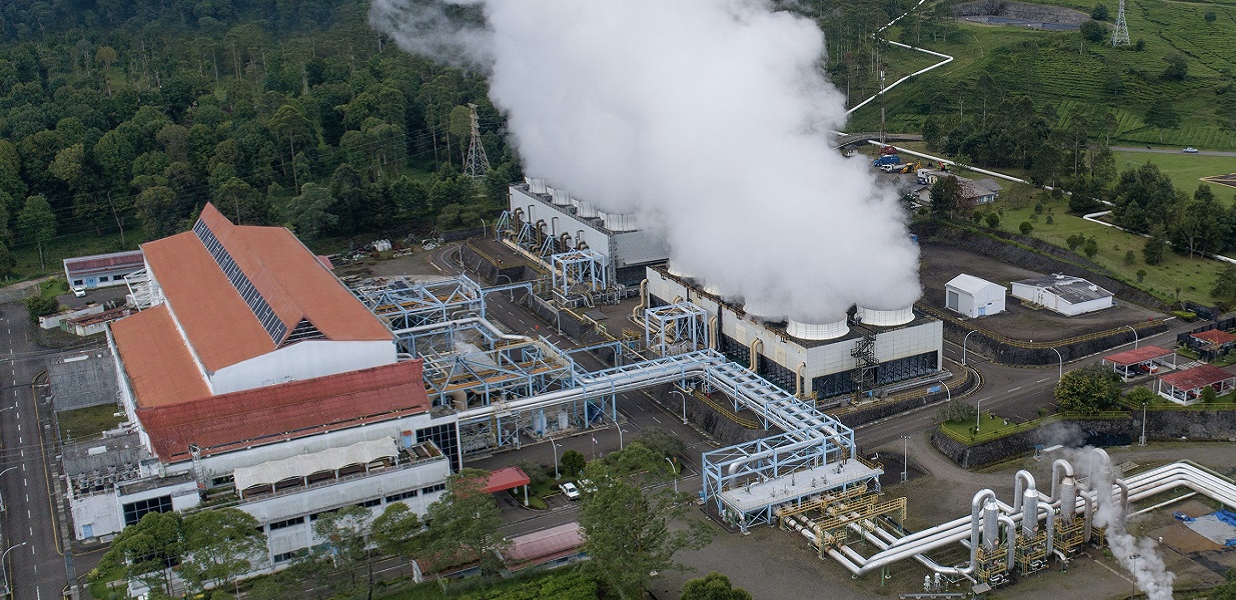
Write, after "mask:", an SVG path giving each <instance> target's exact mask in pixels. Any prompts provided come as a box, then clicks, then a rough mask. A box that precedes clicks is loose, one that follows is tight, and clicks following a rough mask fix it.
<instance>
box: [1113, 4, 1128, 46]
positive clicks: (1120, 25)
mask: <svg viewBox="0 0 1236 600" xmlns="http://www.w3.org/2000/svg"><path fill="white" fill-rule="evenodd" d="M1128 45H1129V24H1128V23H1127V22H1125V20H1124V0H1120V8H1119V9H1117V10H1116V28H1115V29H1113V30H1112V47H1113V48H1114V47H1116V46H1128Z"/></svg>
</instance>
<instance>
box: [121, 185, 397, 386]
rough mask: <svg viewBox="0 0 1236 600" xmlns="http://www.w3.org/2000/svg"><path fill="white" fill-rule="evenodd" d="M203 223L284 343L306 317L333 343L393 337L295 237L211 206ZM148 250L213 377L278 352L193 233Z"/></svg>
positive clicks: (180, 320)
mask: <svg viewBox="0 0 1236 600" xmlns="http://www.w3.org/2000/svg"><path fill="white" fill-rule="evenodd" d="M201 219H202V221H203V222H204V223H205V224H206V225H207V226H208V227H209V228H210V232H211V233H213V234H214V235H215V237H216V238H217V239H218V240H219V242H220V243H221V244H222V245H223V247H224V248H225V249H226V250H227V252H228V254H229V255H230V256H231V257H232V259H233V260H234V262H235V263H236V265H237V266H238V267H239V268H240V270H241V271H242V272H243V273H244V274H245V275H246V276H247V277H248V279H249V280H250V281H251V282H252V284H253V287H254V288H256V289H257V291H258V292H259V293H260V294H261V296H262V298H263V299H264V300H265V301H266V303H267V304H269V305H270V308H271V310H273V311H274V313H275V315H277V317H278V318H279V320H280V321H282V322H283V324H284V325H285V326H286V333H285V334H284V340H286V335H287V334H288V333H290V332H291V331H292V330H293V329H295V327H296V325H297V324H299V323H300V321H301V320H302V319H307V320H309V321H310V322H311V323H312V324H313V325H314V326H315V327H317V329H318V331H320V332H322V334H323V335H324V336H325V337H326V338H327V339H330V340H390V339H392V336H391V333H390V331H388V330H387V329H386V327H385V326H384V325H383V324H382V322H381V321H379V320H378V319H377V317H375V316H374V315H373V314H372V313H370V312H369V310H368V309H367V308H365V306H364V305H363V304H361V302H360V301H359V300H357V299H356V297H355V296H353V295H352V293H351V292H349V291H348V289H347V288H346V287H344V285H343V284H342V283H341V282H340V281H339V280H338V279H336V278H335V276H334V275H333V274H331V273H330V271H328V270H327V269H326V267H325V266H323V264H322V263H321V262H320V261H319V260H318V259H317V257H316V256H314V254H313V253H312V252H310V251H309V250H308V249H307V248H305V246H304V245H303V244H301V243H300V240H298V239H296V236H294V235H292V232H290V231H288V230H287V229H284V228H282V227H253V226H236V225H233V224H232V223H231V222H229V221H228V220H227V219H226V218H225V217H224V216H223V215H222V214H220V213H219V211H218V210H216V209H215V208H214V206H212V205H210V204H207V205H206V208H205V209H203V210H202V216H201ZM142 249H143V251H144V252H145V255H146V261H147V262H148V263H149V265H150V270H151V271H152V273H153V275H154V278H155V279H156V280H157V281H158V282H159V285H160V286H161V287H162V288H163V294H164V297H165V298H166V299H167V303H168V304H169V305H171V309H172V312H173V313H174V314H175V316H176V321H177V322H178V323H179V324H180V326H181V328H183V330H184V332H185V336H186V337H187V338H188V340H189V343H190V344H192V346H193V350H194V352H195V353H196V354H197V356H198V358H199V359H200V360H201V362H202V365H203V366H204V367H205V368H206V369H207V370H208V371H210V372H212V373H213V372H216V371H219V370H220V369H223V368H225V367H228V366H231V365H234V364H237V363H239V362H242V361H245V360H248V359H250V358H254V357H256V356H260V355H262V354H265V353H267V352H270V351H272V350H274V349H275V348H277V347H278V345H277V343H276V341H273V340H272V339H271V336H270V334H269V333H267V331H266V329H264V328H263V327H262V324H261V323H260V322H259V321H258V319H257V317H255V316H254V313H253V311H252V310H251V309H250V308H249V306H248V305H247V304H246V303H245V300H244V299H242V298H241V295H240V293H239V292H238V291H237V290H236V288H235V287H234V286H233V285H232V283H231V281H229V280H228V277H227V276H226V275H225V274H224V273H223V271H222V270H221V269H220V267H219V265H218V264H217V263H216V262H215V259H214V258H213V257H212V256H211V255H210V253H209V252H208V251H207V250H206V247H205V246H203V245H202V242H201V240H199V239H198V237H197V236H196V235H195V234H194V233H192V232H185V233H180V234H177V235H173V236H171V237H167V238H163V239H161V240H157V241H154V242H150V243H148V244H144V245H142ZM130 318H132V317H130ZM282 341H283V340H279V342H280V343H281V342H282Z"/></svg>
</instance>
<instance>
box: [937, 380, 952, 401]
mask: <svg viewBox="0 0 1236 600" xmlns="http://www.w3.org/2000/svg"><path fill="white" fill-rule="evenodd" d="M940 385H942V386H944V393H945V394H948V396H947V398H946V400H947V401H949V402H952V401H953V392H952V391H950V390H949V389H948V384H947V383H945V382H943V381H941V382H940Z"/></svg>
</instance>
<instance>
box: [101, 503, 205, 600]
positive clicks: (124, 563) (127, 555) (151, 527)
mask: <svg viewBox="0 0 1236 600" xmlns="http://www.w3.org/2000/svg"><path fill="white" fill-rule="evenodd" d="M181 525H182V521H181V517H180V513H176V512H167V513H160V512H150V513H146V514H145V515H143V516H142V519H141V520H140V521H138V522H137V523H135V524H133V525H129V526H128V527H125V528H124V529H123V530H121V531H120V533H119V534H117V535H116V539H114V540H112V545H111V548H110V549H109V550H108V551H107V553H106V554H104V555H103V558H102V560H101V561H100V570H104V571H106V570H109V569H110V568H111V567H112V566H118V567H120V568H121V569H122V570H123V572H124V576H125V577H126V578H127V579H133V580H137V581H140V582H141V583H142V584H143V585H145V586H146V587H148V588H150V592H151V596H152V597H154V598H171V595H172V590H171V571H172V567H174V566H176V565H177V564H179V563H180V561H181V558H182V557H183V556H184V545H183V543H182V541H181V529H182V527H181Z"/></svg>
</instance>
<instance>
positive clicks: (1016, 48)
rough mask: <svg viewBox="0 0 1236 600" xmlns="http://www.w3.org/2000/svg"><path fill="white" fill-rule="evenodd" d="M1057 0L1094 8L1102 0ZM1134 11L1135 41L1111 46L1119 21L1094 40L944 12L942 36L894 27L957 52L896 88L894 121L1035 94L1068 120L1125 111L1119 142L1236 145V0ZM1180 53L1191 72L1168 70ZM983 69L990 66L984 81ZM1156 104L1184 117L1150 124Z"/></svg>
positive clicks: (1136, 1)
mask: <svg viewBox="0 0 1236 600" xmlns="http://www.w3.org/2000/svg"><path fill="white" fill-rule="evenodd" d="M1106 1H1107V4H1106V7H1107V9H1108V11H1109V17H1108V21H1107V22H1106V23H1104V27H1107V28H1110V26H1111V22H1112V21H1114V20H1115V16H1116V15H1115V13H1116V5H1115V3H1114V2H1111V0H1106ZM1055 4H1057V5H1059V6H1065V7H1068V8H1074V9H1078V10H1082V11H1086V12H1090V11H1091V10H1092V9H1093V8H1094V7H1093V6H1082V5H1078V4H1075V3H1069V2H1056V3H1055ZM1208 15H1209V16H1208ZM1126 18H1127V21H1128V25H1129V36H1130V39H1131V40H1132V41H1133V42H1134V44H1133V45H1131V46H1127V47H1121V48H1112V47H1111V45H1110V42H1109V36H1110V29H1106V30H1105V31H1106V32H1107V33H1106V35H1105V37H1104V39H1103V41H1102V42H1101V43H1094V42H1090V41H1084V40H1083V38H1082V35H1081V33H1080V32H1079V31H1057V32H1053V31H1033V30H1028V29H1024V28H1018V27H1011V26H991V25H980V24H972V23H966V22H962V21H945V22H937V23H936V24H935V25H933V26H934V27H936V28H943V29H944V30H945V33H946V34H945V35H941V36H933V37H929V36H926V35H923V34H922V33H921V31H916V30H914V29H913V28H914V27H915V25H913V24H911V25H907V26H905V27H898V28H893V29H891V30H890V32H889V36H890V39H895V40H896V39H900V40H901V41H905V42H908V43H914V42H915V41H916V40H918V41H920V42H921V44H922V46H923V47H925V48H928V49H931V50H935V51H938V52H943V53H946V54H950V55H953V56H955V57H956V60H955V62H954V63H953V64H950V65H948V66H947V67H945V68H941V69H938V70H936V71H932V72H929V73H927V74H925V75H923V76H920V77H918V78H916V79H915V80H911V81H909V82H906V83H905V84H903V85H902V86H899V87H898V88H896V89H894V90H893V91H891V92H889V94H888V100H887V107H888V115H889V117H888V118H889V120H890V121H891V123H890V125H889V128H890V129H892V130H909V131H916V130H918V128H919V127H920V126H921V123H922V122H923V119H924V118H925V117H926V116H927V115H929V114H942V113H957V112H961V111H963V110H966V109H967V108H968V109H970V110H973V109H974V107H975V106H977V105H980V104H981V103H982V102H984V101H987V102H999V101H1001V100H1002V99H1005V98H1008V97H1011V96H1017V95H1026V96H1029V97H1030V98H1031V99H1032V100H1033V101H1034V103H1035V106H1036V107H1037V108H1038V109H1039V110H1040V111H1047V112H1053V111H1054V113H1055V118H1057V119H1058V120H1059V122H1060V124H1061V125H1063V124H1064V123H1066V122H1067V121H1068V119H1069V118H1070V115H1072V114H1075V113H1077V112H1079V111H1089V110H1093V109H1096V108H1097V109H1105V110H1107V111H1109V112H1111V113H1112V114H1113V116H1115V118H1116V124H1115V128H1114V132H1113V133H1112V134H1111V143H1113V144H1115V143H1120V142H1124V143H1130V144H1167V145H1175V146H1186V145H1188V146H1195V147H1199V148H1215V149H1225V148H1231V147H1233V145H1234V142H1236V140H1234V139H1233V133H1234V131H1236V84H1233V71H1234V70H1236V52H1233V51H1232V40H1233V39H1236V3H1232V2H1225V3H1218V2H1196V3H1195V2H1188V3H1186V2H1171V1H1168V0H1129V1H1128V3H1127V5H1126ZM918 27H920V28H921V27H922V25H918ZM1139 41H1140V42H1142V43H1141V44H1140V45H1139V44H1138V42H1139ZM1139 47H1140V48H1141V49H1140V50H1139V49H1138V48H1139ZM1172 56H1179V57H1182V58H1183V62H1184V64H1185V65H1186V67H1187V74H1186V75H1185V76H1184V78H1183V79H1182V80H1172V79H1171V78H1167V77H1164V72H1165V70H1167V68H1168V66H1169V62H1168V61H1167V60H1166V59H1168V58H1169V57H1172ZM890 58H891V59H894V60H895V59H896V56H894V55H890ZM981 76H986V77H985V78H984V79H983V82H984V84H983V85H980V83H979V81H980V77H981ZM987 78H990V79H987ZM967 104H968V105H969V106H968V107H967ZM1156 104H1158V105H1159V106H1160V108H1161V107H1167V108H1168V109H1171V110H1174V111H1175V112H1176V113H1177V114H1178V120H1179V123H1178V124H1176V125H1175V126H1167V125H1170V121H1171V120H1172V119H1171V118H1170V115H1169V118H1168V119H1167V121H1168V124H1167V125H1164V124H1162V123H1161V124H1160V126H1154V125H1151V124H1148V123H1147V117H1148V113H1150V112H1152V109H1153V108H1154V107H1155V106H1156ZM1221 108H1226V113H1225V114H1224V116H1223V117H1222V118H1221V117H1220V116H1218V115H1217V113H1216V111H1217V110H1219V109H1221ZM878 119H879V110H878V107H877V108H875V109H869V108H867V107H864V108H863V109H861V110H860V111H858V112H856V113H855V115H854V116H853V118H852V121H851V128H852V129H855V130H865V129H869V128H871V127H872V126H873V125H878V122H879V121H878ZM1150 120H1151V121H1152V122H1159V121H1156V119H1154V118H1153V117H1152V118H1151V119H1150Z"/></svg>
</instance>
